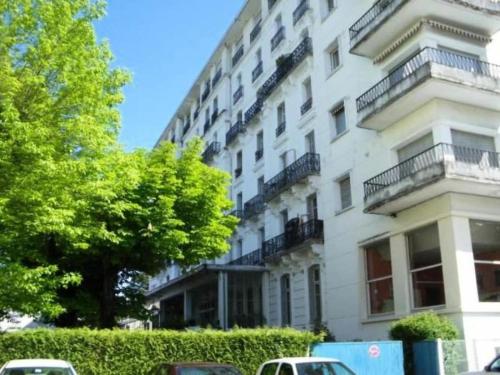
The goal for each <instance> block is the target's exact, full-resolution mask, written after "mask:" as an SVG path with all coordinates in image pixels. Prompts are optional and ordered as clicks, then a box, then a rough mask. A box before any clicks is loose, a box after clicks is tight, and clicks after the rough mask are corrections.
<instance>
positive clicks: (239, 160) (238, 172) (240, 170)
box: [234, 151, 243, 178]
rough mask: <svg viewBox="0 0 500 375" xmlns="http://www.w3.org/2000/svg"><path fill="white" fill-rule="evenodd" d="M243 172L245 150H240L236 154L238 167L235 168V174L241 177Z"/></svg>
mask: <svg viewBox="0 0 500 375" xmlns="http://www.w3.org/2000/svg"><path fill="white" fill-rule="evenodd" d="M242 173H243V152H242V151H238V153H237V154H236V169H235V170H234V174H235V176H236V178H238V177H240V176H241V174H242Z"/></svg>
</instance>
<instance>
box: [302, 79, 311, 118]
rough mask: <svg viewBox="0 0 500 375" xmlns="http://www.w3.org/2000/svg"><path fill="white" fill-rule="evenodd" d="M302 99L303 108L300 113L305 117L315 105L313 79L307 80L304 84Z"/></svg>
mask: <svg viewBox="0 0 500 375" xmlns="http://www.w3.org/2000/svg"><path fill="white" fill-rule="evenodd" d="M302 98H303V99H302V107H301V108H300V113H301V114H302V115H304V114H306V113H307V112H309V110H310V109H311V108H312V104H313V98H312V85H311V78H307V79H306V80H305V81H304V82H303V83H302Z"/></svg>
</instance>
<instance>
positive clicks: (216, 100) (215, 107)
mask: <svg viewBox="0 0 500 375" xmlns="http://www.w3.org/2000/svg"><path fill="white" fill-rule="evenodd" d="M212 107H213V109H212V111H213V113H214V115H215V116H217V113H218V112H219V99H218V98H217V97H215V98H214V103H213V106H212Z"/></svg>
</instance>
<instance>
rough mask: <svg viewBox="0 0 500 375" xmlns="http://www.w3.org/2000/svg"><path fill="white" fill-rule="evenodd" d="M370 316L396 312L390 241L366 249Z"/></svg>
mask: <svg viewBox="0 0 500 375" xmlns="http://www.w3.org/2000/svg"><path fill="white" fill-rule="evenodd" d="M365 256H366V288H367V292H368V306H369V314H370V315H375V314H387V313H392V312H394V290H393V285H392V264H391V247H390V243H389V240H385V241H382V242H378V243H376V244H373V245H370V246H368V247H366V248H365Z"/></svg>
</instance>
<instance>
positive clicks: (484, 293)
mask: <svg viewBox="0 0 500 375" xmlns="http://www.w3.org/2000/svg"><path fill="white" fill-rule="evenodd" d="M476 279H477V291H478V293H479V301H480V302H500V264H484V263H476Z"/></svg>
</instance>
